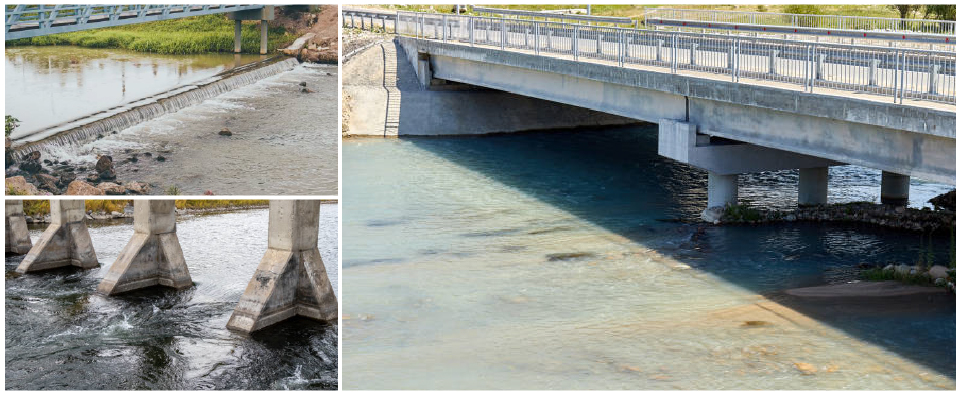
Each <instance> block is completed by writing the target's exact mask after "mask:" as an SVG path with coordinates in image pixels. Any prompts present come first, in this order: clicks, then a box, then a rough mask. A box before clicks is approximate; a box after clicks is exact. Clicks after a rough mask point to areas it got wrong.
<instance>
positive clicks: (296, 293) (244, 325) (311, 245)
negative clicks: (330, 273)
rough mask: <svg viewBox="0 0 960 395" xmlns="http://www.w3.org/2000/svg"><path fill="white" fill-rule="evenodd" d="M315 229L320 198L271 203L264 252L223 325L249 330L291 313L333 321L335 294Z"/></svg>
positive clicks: (292, 314) (317, 229) (318, 219)
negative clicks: (324, 264)
mask: <svg viewBox="0 0 960 395" xmlns="http://www.w3.org/2000/svg"><path fill="white" fill-rule="evenodd" d="M319 228H320V201H318V200H273V201H270V220H269V227H268V233H269V236H268V243H267V252H266V254H264V256H263V259H262V260H261V261H260V265H259V266H258V267H257V271H256V273H255V274H254V275H253V278H252V279H250V282H249V283H248V284H247V288H246V290H245V291H244V292H243V296H241V297H240V302H239V303H238V304H237V308H236V309H235V310H234V312H233V315H232V316H231V317H230V320H229V321H228V322H227V328H229V329H233V330H237V331H242V332H246V333H250V332H253V331H257V330H259V329H262V328H264V327H266V326H269V325H272V324H275V323H277V322H280V321H283V320H285V319H288V318H291V317H293V316H295V315H300V316H304V317H309V318H313V319H316V320H323V321H332V320H336V319H337V312H338V308H337V297H336V295H335V294H334V293H333V287H332V286H331V284H330V279H329V278H328V277H327V271H326V269H324V267H323V259H322V258H321V256H320V250H319V249H318V248H317V238H318V236H319Z"/></svg>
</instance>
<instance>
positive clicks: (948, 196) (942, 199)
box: [929, 189, 957, 211]
mask: <svg viewBox="0 0 960 395" xmlns="http://www.w3.org/2000/svg"><path fill="white" fill-rule="evenodd" d="M929 202H930V204H932V205H933V207H934V208H936V209H937V210H949V211H956V209H957V190H956V189H954V190H952V191H950V192H947V193H944V194H942V195H940V196H937V197H935V198H933V199H930V200H929Z"/></svg>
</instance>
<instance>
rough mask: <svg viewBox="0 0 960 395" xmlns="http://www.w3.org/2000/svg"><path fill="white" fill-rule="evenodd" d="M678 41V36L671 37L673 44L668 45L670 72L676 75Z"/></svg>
mask: <svg viewBox="0 0 960 395" xmlns="http://www.w3.org/2000/svg"><path fill="white" fill-rule="evenodd" d="M679 41H680V38H679V35H678V34H674V35H673V42H672V44H671V45H670V72H672V73H674V74H676V73H677V43H678V42H679Z"/></svg>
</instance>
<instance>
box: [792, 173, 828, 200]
mask: <svg viewBox="0 0 960 395" xmlns="http://www.w3.org/2000/svg"><path fill="white" fill-rule="evenodd" d="M829 175H830V168H829V167H814V168H809V169H800V181H799V183H798V185H797V204H798V205H800V206H813V205H817V204H827V180H828V178H829Z"/></svg>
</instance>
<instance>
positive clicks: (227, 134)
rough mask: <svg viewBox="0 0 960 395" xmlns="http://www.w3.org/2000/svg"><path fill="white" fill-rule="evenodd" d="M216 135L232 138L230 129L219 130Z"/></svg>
mask: <svg viewBox="0 0 960 395" xmlns="http://www.w3.org/2000/svg"><path fill="white" fill-rule="evenodd" d="M217 134H219V135H221V136H227V137H230V136H233V132H231V131H230V129H227V128H223V129H220V133H217Z"/></svg>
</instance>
